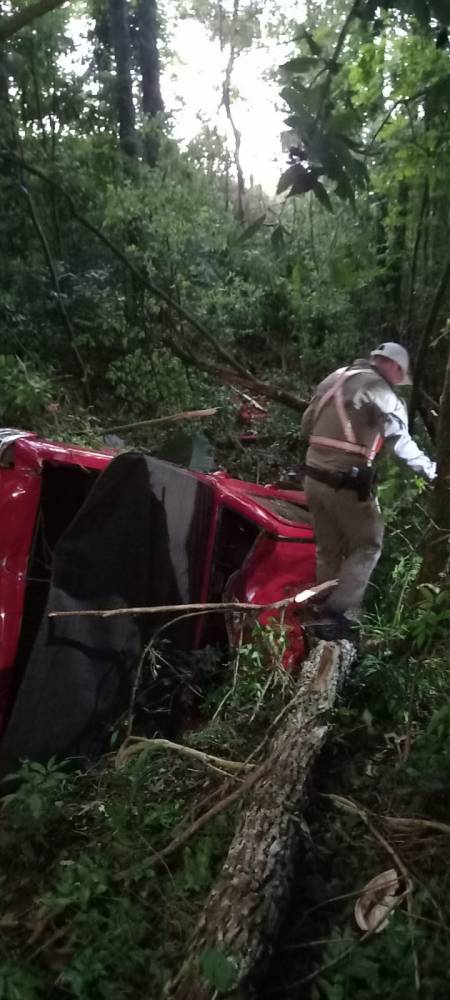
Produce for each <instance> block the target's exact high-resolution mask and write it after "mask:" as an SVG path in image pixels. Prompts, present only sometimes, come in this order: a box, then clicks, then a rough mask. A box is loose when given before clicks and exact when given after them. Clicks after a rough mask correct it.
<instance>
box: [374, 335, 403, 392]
mask: <svg viewBox="0 0 450 1000" xmlns="http://www.w3.org/2000/svg"><path fill="white" fill-rule="evenodd" d="M370 357H371V358H389V360H390V361H395V362H396V363H397V364H398V365H400V368H401V369H402V372H403V380H402V382H400V385H412V378H411V376H410V374H409V354H408V351H407V350H406V348H404V347H402V345H401V344H395V343H394V342H393V341H387V342H386V343H385V344H380V346H379V347H376V348H375V350H374V351H371V352H370Z"/></svg>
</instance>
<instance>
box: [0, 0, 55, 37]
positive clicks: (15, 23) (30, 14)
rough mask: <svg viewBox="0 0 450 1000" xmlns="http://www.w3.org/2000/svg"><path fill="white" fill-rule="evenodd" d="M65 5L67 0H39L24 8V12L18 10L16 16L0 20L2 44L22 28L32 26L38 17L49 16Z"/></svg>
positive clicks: (12, 15) (11, 15)
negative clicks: (52, 11)
mask: <svg viewBox="0 0 450 1000" xmlns="http://www.w3.org/2000/svg"><path fill="white" fill-rule="evenodd" d="M63 3H65V0H37V3H34V4H30V5H29V6H26V7H22V10H18V11H17V13H16V14H10V15H9V16H8V17H2V18H0V42H4V41H5V40H6V39H7V38H11V36H12V35H15V34H16V33H17V32H18V31H20V29H21V28H24V27H25V26H26V25H27V24H30V23H31V21H35V20H36V18H37V17H42V16H43V15H44V14H48V13H49V12H50V11H51V10H55V8H56V7H62V5H63Z"/></svg>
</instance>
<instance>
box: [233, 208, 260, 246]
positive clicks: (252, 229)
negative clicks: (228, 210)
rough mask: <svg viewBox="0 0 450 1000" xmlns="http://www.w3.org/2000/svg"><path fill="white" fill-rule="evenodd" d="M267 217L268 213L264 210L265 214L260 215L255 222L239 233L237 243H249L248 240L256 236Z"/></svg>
mask: <svg viewBox="0 0 450 1000" xmlns="http://www.w3.org/2000/svg"><path fill="white" fill-rule="evenodd" d="M265 219H266V213H265V212H264V214H263V215H260V216H258V218H257V219H255V221H254V222H251V223H250V225H249V226H246V228H245V229H243V230H242V232H241V233H240V234H239V236H238V238H237V240H236V245H238V246H239V245H240V244H241V243H247V241H248V240H251V238H252V236H255V234H256V233H257V232H259V230H260V229H261V227H262V226H263V225H264V222H265Z"/></svg>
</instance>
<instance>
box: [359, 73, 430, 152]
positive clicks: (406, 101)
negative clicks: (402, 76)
mask: <svg viewBox="0 0 450 1000" xmlns="http://www.w3.org/2000/svg"><path fill="white" fill-rule="evenodd" d="M427 93H428V88H426V89H425V90H424V89H423V88H422V90H416V92H415V93H414V94H411V96H410V97H398V98H397V100H396V101H394V103H393V105H392V107H391V108H389V111H387V112H386V114H385V116H384V118H383V120H382V122H381V125H379V126H378V128H377V129H376V130H375V132H374V134H373V136H372V138H371V140H370V142H369V145H368V146H366V149H365V154H366V156H368V155H369V154H370V153H371V151H372V148H373V146H374V145H375V142H376V140H377V139H378V136H379V134H380V132H382V130H383V129H384V126H385V125H387V123H388V121H389V119H390V117H391V115H392V114H393V112H394V111H395V110H396V109H397V108H398V107H400V105H401V104H406V105H408V104H412V102H413V101H418V100H419V99H420V98H421V97H426V95H427Z"/></svg>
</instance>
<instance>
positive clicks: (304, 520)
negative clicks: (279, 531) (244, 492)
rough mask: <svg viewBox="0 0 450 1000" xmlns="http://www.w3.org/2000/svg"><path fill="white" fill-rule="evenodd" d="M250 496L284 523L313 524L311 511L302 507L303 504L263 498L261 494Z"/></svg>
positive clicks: (274, 498)
mask: <svg viewBox="0 0 450 1000" xmlns="http://www.w3.org/2000/svg"><path fill="white" fill-rule="evenodd" d="M248 495H249V496H250V497H252V499H255V500H257V502H258V503H259V504H260V506H261V507H264V508H265V509H266V510H270V511H271V512H272V513H273V514H277V516H278V517H281V518H283V520H284V521H290V522H291V523H292V522H293V523H294V524H312V517H311V514H310V513H309V510H308V509H307V508H306V507H302V506H301V504H299V503H295V501H293V500H283V499H278V498H276V497H265V496H261V494H260V493H249V494H248Z"/></svg>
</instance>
